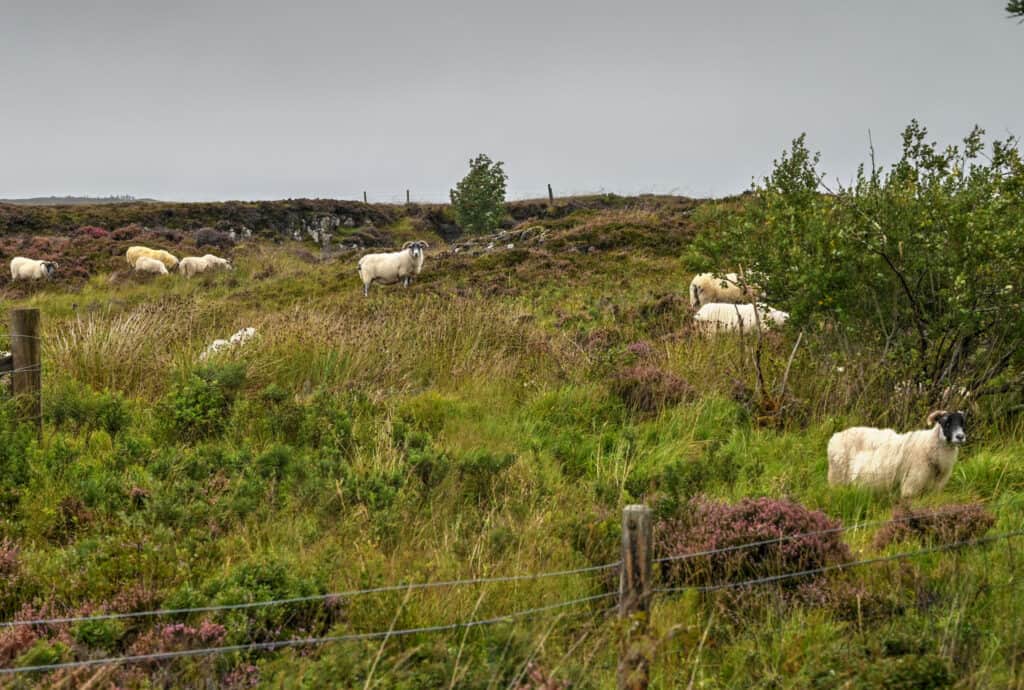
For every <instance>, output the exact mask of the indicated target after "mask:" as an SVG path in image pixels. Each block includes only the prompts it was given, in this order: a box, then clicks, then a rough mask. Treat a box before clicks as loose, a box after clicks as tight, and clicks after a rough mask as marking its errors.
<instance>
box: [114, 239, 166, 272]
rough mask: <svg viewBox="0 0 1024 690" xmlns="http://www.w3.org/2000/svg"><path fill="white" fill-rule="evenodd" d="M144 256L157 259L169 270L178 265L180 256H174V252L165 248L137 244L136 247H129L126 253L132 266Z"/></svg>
mask: <svg viewBox="0 0 1024 690" xmlns="http://www.w3.org/2000/svg"><path fill="white" fill-rule="evenodd" d="M143 256H148V257H150V258H152V259H156V260H157V261H159V262H160V263H162V264H163V265H164V266H166V267H167V270H168V271H172V270H174V268H175V266H177V265H178V257H176V256H174V254H171V253H170V252H167V251H164V250H163V249H150V248H149V247H143V246H141V245H136V246H134V247H128V251H126V252H125V253H124V257H125V259H127V261H128V265H129V266H131V267H132V268H134V267H135V262H136V261H138V260H139V259H140V258H141V257H143Z"/></svg>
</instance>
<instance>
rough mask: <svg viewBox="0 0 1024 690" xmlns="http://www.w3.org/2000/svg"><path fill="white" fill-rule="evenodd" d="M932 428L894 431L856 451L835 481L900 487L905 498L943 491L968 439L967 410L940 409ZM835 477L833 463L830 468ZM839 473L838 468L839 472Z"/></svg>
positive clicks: (931, 418)
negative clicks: (843, 473)
mask: <svg viewBox="0 0 1024 690" xmlns="http://www.w3.org/2000/svg"><path fill="white" fill-rule="evenodd" d="M928 426H929V427H930V428H928V429H921V430H918V431H908V432H906V433H903V434H894V435H893V436H890V437H888V438H886V439H885V440H883V441H882V442H881V443H879V444H878V445H875V446H874V447H873V448H869V449H865V450H861V451H858V452H856V453H855V454H854V455H853V456H852V457H851V458H850V461H849V467H848V472H847V475H846V477H845V478H837V481H836V482H835V483H841V484H847V483H849V484H857V485H860V486H866V487H869V488H874V489H889V488H892V487H895V486H899V488H900V496H902V497H903V498H915V497H917V496H920V495H921V494H923V493H926V492H928V491H941V490H942V488H943V487H944V486H945V485H946V482H947V481H949V476H950V474H951V473H952V471H953V463H954V462H956V457H957V453H958V451H959V449H960V446H961V445H962V444H963V443H964V442H965V441H967V433H966V432H965V425H964V414H963V412H946V411H945V410H936V411H935V412H932V413H931V414H930V415H928ZM829 470H830V471H829V474H830V477H829V479H830V481H831V474H832V471H831V467H830V468H829ZM837 474H838V472H837Z"/></svg>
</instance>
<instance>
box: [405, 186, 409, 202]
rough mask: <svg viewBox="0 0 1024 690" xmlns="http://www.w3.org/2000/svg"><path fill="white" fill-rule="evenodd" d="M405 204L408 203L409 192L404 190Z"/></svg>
mask: <svg viewBox="0 0 1024 690" xmlns="http://www.w3.org/2000/svg"><path fill="white" fill-rule="evenodd" d="M405 203H407V204H408V203H409V190H408V189H407V190H405Z"/></svg>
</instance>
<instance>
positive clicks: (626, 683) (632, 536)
mask: <svg viewBox="0 0 1024 690" xmlns="http://www.w3.org/2000/svg"><path fill="white" fill-rule="evenodd" d="M653 548H654V534H653V525H652V522H651V509H650V508H648V507H647V506H645V505H629V506H626V507H625V508H623V509H622V565H621V569H620V571H619V617H620V618H623V619H626V621H625V624H626V626H627V627H626V634H625V637H624V639H623V641H622V650H621V652H620V655H619V668H618V684H619V690H645V689H646V688H647V685H648V683H649V682H650V679H649V671H650V666H651V659H650V654H649V646H650V644H649V642H650V641H649V639H648V637H647V625H648V620H647V619H648V615H649V613H648V612H649V610H650V604H651V566H652V551H653Z"/></svg>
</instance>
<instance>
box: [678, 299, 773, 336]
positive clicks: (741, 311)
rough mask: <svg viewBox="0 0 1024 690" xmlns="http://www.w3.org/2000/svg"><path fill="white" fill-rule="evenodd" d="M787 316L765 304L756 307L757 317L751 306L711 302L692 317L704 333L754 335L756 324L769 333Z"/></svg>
mask: <svg viewBox="0 0 1024 690" xmlns="http://www.w3.org/2000/svg"><path fill="white" fill-rule="evenodd" d="M788 319H789V314H788V313H786V312H784V311H779V310H778V309H773V308H771V307H769V306H768V305H766V304H758V305H757V316H756V318H755V315H754V305H753V304H724V303H720V302H711V303H708V304H705V305H703V306H702V307H701V308H700V309H698V310H697V313H696V314H694V315H693V320H694V321H696V322H697V325H698V328H699V329H700V330H701V331H703V332H705V333H713V332H715V331H739V332H740V333H754V332H756V331H757V328H758V323H759V322H760V326H761V329H762V330H765V331H770V330H771V329H772V328H777V327H779V326H782V325H783V324H785V323H786V321H787V320H788Z"/></svg>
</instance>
